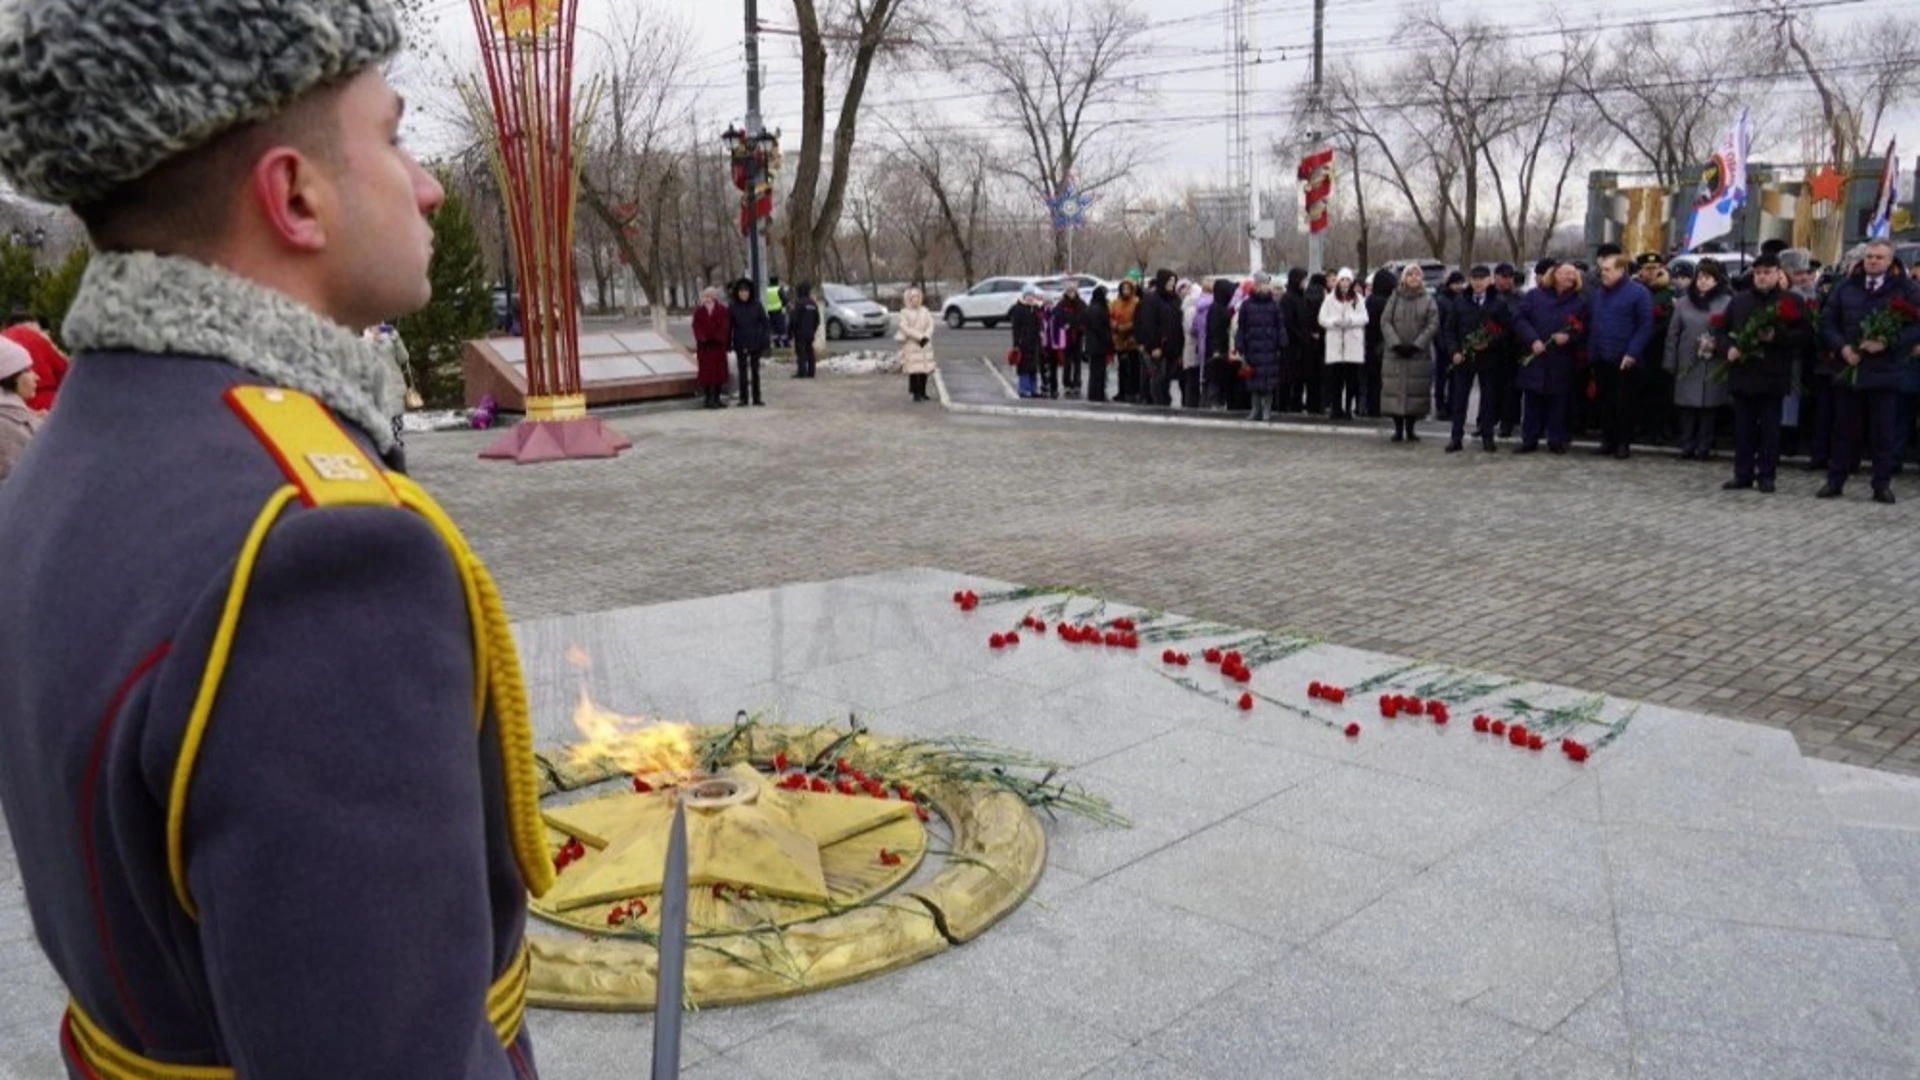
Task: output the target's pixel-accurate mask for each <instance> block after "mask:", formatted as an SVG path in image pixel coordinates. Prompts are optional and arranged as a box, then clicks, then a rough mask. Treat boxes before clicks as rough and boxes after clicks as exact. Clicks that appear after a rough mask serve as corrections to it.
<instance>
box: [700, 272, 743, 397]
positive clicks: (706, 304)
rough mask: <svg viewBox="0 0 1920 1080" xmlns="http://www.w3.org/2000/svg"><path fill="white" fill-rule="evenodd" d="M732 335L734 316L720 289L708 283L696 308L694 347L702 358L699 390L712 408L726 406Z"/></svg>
mask: <svg viewBox="0 0 1920 1080" xmlns="http://www.w3.org/2000/svg"><path fill="white" fill-rule="evenodd" d="M732 339H733V320H732V318H731V317H730V316H729V315H728V314H727V305H726V304H724V303H722V302H721V300H720V290H719V289H716V288H714V287H712V286H708V287H707V289H706V291H704V292H702V293H701V294H700V305H699V306H698V307H696V308H694V309H693V343H694V351H695V352H696V353H697V354H698V355H699V358H700V375H699V380H700V394H701V396H702V398H703V399H704V400H705V407H706V408H709V409H724V408H726V407H727V403H726V401H725V397H726V389H727V346H728V345H729V344H730V343H731V342H732Z"/></svg>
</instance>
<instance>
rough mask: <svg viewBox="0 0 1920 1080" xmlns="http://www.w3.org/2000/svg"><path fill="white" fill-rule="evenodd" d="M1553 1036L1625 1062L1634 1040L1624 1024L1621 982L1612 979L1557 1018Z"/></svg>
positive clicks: (1625, 1017)
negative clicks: (1571, 1009) (1569, 1011)
mask: <svg viewBox="0 0 1920 1080" xmlns="http://www.w3.org/2000/svg"><path fill="white" fill-rule="evenodd" d="M1552 1035H1553V1037H1554V1038H1556V1039H1562V1040H1565V1041H1566V1042H1570V1043H1572V1044H1573V1045H1575V1046H1580V1047H1584V1048H1586V1049H1588V1050H1594V1051H1597V1052H1599V1053H1600V1055H1601V1056H1603V1057H1606V1058H1609V1059H1612V1060H1621V1061H1624V1060H1626V1058H1627V1057H1628V1054H1629V1051H1630V1050H1631V1047H1632V1043H1633V1034H1632V1032H1631V1031H1630V1030H1629V1029H1628V1027H1627V1005H1626V995H1625V993H1624V991H1623V990H1622V988H1621V981H1620V980H1619V979H1615V980H1614V981H1612V982H1610V983H1608V984H1607V985H1605V986H1603V987H1601V988H1600V989H1599V990H1597V991H1595V992H1594V994H1593V996H1592V997H1590V998H1588V999H1587V1000H1586V1001H1585V1002H1584V1003H1582V1004H1581V1006H1580V1007H1579V1008H1577V1009H1575V1010H1573V1012H1572V1013H1571V1014H1569V1015H1568V1016H1567V1018H1566V1019H1565V1020H1562V1021H1560V1026H1559V1027H1556V1028H1554V1029H1553V1032H1552Z"/></svg>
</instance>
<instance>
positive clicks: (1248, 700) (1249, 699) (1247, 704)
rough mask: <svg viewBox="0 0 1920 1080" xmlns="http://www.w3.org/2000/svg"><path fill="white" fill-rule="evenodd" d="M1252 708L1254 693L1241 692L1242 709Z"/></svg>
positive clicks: (1246, 710)
mask: <svg viewBox="0 0 1920 1080" xmlns="http://www.w3.org/2000/svg"><path fill="white" fill-rule="evenodd" d="M1252 710H1253V695H1252V694H1241V695H1240V711H1241V712H1251V711H1252Z"/></svg>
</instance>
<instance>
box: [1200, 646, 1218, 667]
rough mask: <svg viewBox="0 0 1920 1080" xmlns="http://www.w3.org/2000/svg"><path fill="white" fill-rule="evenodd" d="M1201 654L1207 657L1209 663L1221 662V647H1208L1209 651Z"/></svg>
mask: <svg viewBox="0 0 1920 1080" xmlns="http://www.w3.org/2000/svg"><path fill="white" fill-rule="evenodd" d="M1201 655H1203V656H1205V657H1206V658H1207V663H1209V664H1217V663H1219V662H1220V650H1219V649H1208V650H1207V651H1206V652H1205V653H1203V654H1201Z"/></svg>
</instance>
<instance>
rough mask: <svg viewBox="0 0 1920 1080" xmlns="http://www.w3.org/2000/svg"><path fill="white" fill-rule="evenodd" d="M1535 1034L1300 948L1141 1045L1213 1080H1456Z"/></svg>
mask: <svg viewBox="0 0 1920 1080" xmlns="http://www.w3.org/2000/svg"><path fill="white" fill-rule="evenodd" d="M1536 1038H1537V1036H1536V1035H1534V1034H1532V1033H1530V1032H1528V1031H1527V1030H1526V1029H1524V1028H1521V1027H1519V1026H1517V1025H1513V1024H1509V1023H1507V1022H1505V1021H1503V1020H1499V1019H1495V1018H1494V1017H1491V1016H1487V1015H1485V1014H1483V1013H1476V1012H1474V1011H1472V1010H1470V1009H1465V1008H1462V1007H1460V1006H1457V1005H1450V1004H1447V1003H1445V1002H1442V1001H1438V1000H1436V999H1434V998H1432V997H1429V996H1427V995H1425V994H1422V993H1419V992H1418V991H1414V990H1407V989H1403V988H1400V987H1396V986H1393V985H1391V984H1389V983H1387V982H1385V981H1384V980H1381V979H1379V978H1378V977H1376V976H1374V975H1372V974H1369V973H1368V972H1365V971H1362V970H1359V969H1356V968H1351V967H1347V966H1345V965H1342V964H1337V963H1334V962H1332V961H1330V960H1327V959H1324V958H1322V957H1319V956H1316V955H1314V954H1313V953H1311V952H1309V951H1304V950H1303V951H1300V952H1297V953H1294V954H1293V955H1291V956H1289V957H1287V958H1286V959H1285V960H1283V961H1282V962H1281V963H1280V964H1279V966H1278V967H1277V968H1276V970H1275V971H1273V972H1272V973H1270V974H1267V975H1263V976H1261V977H1260V978H1256V979H1251V980H1248V981H1247V982H1245V983H1243V984H1241V985H1239V986H1236V987H1234V988H1233V989H1232V990H1229V991H1228V992H1226V993H1224V994H1221V995H1220V996H1218V997H1216V998H1214V999H1212V1000H1210V1001H1208V1002H1206V1003H1205V1004H1203V1005H1201V1006H1200V1007H1198V1008H1196V1009H1194V1010H1193V1011H1192V1012H1190V1013H1188V1014H1187V1015H1185V1016H1183V1017H1182V1018H1181V1019H1180V1020H1179V1022H1178V1023H1176V1024H1174V1025H1173V1026H1172V1027H1170V1028H1168V1029H1167V1030H1165V1031H1163V1032H1160V1033H1158V1034H1156V1035H1150V1036H1148V1037H1146V1038H1145V1039H1143V1040H1142V1041H1141V1043H1140V1048H1141V1049H1142V1050H1145V1051H1147V1052H1148V1053H1151V1054H1154V1055H1157V1056H1159V1057H1163V1058H1165V1059H1166V1060H1168V1061H1171V1062H1173V1063H1174V1065H1175V1066H1177V1067H1179V1068H1182V1069H1190V1070H1192V1072H1193V1074H1194V1075H1198V1076H1206V1077H1210V1078H1218V1080H1290V1078H1295V1077H1298V1078H1301V1080H1329V1078H1335V1077H1338V1078H1349V1077H1350V1078H1355V1080H1359V1078H1365V1077H1382V1076H1393V1077H1432V1078H1434V1080H1442V1078H1445V1080H1457V1078H1459V1077H1466V1076H1502V1075H1506V1074H1507V1073H1509V1072H1511V1071H1512V1069H1513V1067H1514V1066H1515V1065H1516V1064H1517V1063H1518V1061H1519V1058H1520V1056H1521V1055H1522V1054H1524V1053H1525V1052H1526V1051H1527V1048H1528V1047H1529V1046H1531V1045H1532V1043H1533V1041H1534V1040H1535V1039H1536Z"/></svg>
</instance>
